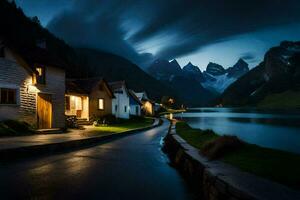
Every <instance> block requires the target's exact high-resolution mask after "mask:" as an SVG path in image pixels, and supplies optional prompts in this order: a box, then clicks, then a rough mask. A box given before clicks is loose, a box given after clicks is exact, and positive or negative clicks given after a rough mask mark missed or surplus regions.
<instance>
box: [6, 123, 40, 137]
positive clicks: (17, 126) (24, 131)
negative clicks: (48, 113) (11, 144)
mask: <svg viewBox="0 0 300 200" xmlns="http://www.w3.org/2000/svg"><path fill="white" fill-rule="evenodd" d="M34 133H35V132H34V131H33V129H32V127H31V126H30V125H29V124H27V123H25V122H21V121H16V120H5V121H0V137H7V136H24V135H30V134H34Z"/></svg>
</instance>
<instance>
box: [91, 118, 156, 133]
mask: <svg viewBox="0 0 300 200" xmlns="http://www.w3.org/2000/svg"><path fill="white" fill-rule="evenodd" d="M153 121H154V119H152V118H134V119H129V120H122V121H121V122H120V123H117V124H112V125H107V126H97V127H94V128H93V129H92V130H91V131H90V132H89V135H101V134H108V133H109V134H111V133H120V132H124V131H129V130H133V129H137V128H143V127H147V126H150V125H152V124H153Z"/></svg>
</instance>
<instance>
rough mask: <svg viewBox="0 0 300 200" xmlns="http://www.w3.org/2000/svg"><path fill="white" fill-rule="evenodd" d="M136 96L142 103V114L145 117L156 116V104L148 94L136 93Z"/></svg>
mask: <svg viewBox="0 0 300 200" xmlns="http://www.w3.org/2000/svg"><path fill="white" fill-rule="evenodd" d="M135 95H136V96H137V97H138V99H139V100H140V101H141V102H142V104H143V105H142V112H143V114H144V115H148V116H153V115H154V102H153V101H151V100H150V99H149V98H148V95H147V93H146V92H136V93H135Z"/></svg>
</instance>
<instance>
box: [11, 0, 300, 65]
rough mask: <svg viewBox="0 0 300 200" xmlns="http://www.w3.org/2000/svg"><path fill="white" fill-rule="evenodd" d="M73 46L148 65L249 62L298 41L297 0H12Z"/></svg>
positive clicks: (298, 16) (299, 28) (299, 24)
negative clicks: (159, 62)
mask: <svg viewBox="0 0 300 200" xmlns="http://www.w3.org/2000/svg"><path fill="white" fill-rule="evenodd" d="M16 2H17V4H18V5H19V6H20V7H22V8H23V10H24V12H25V13H26V14H27V15H28V16H38V17H39V19H40V21H41V23H42V25H43V26H45V27H47V28H48V29H49V30H50V31H51V32H53V33H54V34H56V35H57V36H58V37H60V38H63V39H64V40H65V41H67V42H68V43H69V44H71V45H73V46H77V47H92V48H97V49H101V50H105V51H108V52H112V53H115V54H118V55H121V56H124V57H126V58H128V59H130V60H131V61H133V62H135V63H137V64H139V65H142V66H145V65H147V63H148V62H150V61H152V60H153V59H157V58H163V59H168V60H171V59H174V58H176V59H177V60H178V61H179V63H180V64H181V65H182V66H183V65H185V64H187V63H188V62H189V61H191V62H192V63H193V64H195V65H197V66H199V67H200V68H201V69H202V70H204V69H205V67H206V65H207V64H208V62H217V63H219V64H222V65H223V66H224V67H229V66H232V65H233V64H234V63H235V62H236V61H237V60H238V59H239V58H244V59H245V60H246V61H247V62H249V64H250V66H251V67H253V66H255V65H256V64H257V63H259V62H261V61H262V59H263V55H264V53H265V52H266V51H267V49H269V48H270V47H272V46H275V45H278V44H279V43H280V41H282V40H300V12H299V10H300V1H299V0H16Z"/></svg>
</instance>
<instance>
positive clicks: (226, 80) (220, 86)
mask: <svg viewBox="0 0 300 200" xmlns="http://www.w3.org/2000/svg"><path fill="white" fill-rule="evenodd" d="M248 71H249V68H248V63H246V62H245V61H244V60H243V59H239V60H238V62H237V63H236V64H235V65H234V66H232V67H229V68H227V69H224V68H223V66H222V65H219V64H216V63H209V64H208V65H207V68H206V71H205V72H204V73H203V75H204V81H203V83H202V85H203V87H205V88H206V89H209V90H211V91H215V92H217V93H219V94H221V93H222V92H223V91H224V90H225V89H226V88H227V87H228V86H229V85H231V84H232V83H233V82H235V81H236V80H237V79H238V78H240V77H241V76H243V75H244V74H246V73H247V72H248Z"/></svg>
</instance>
